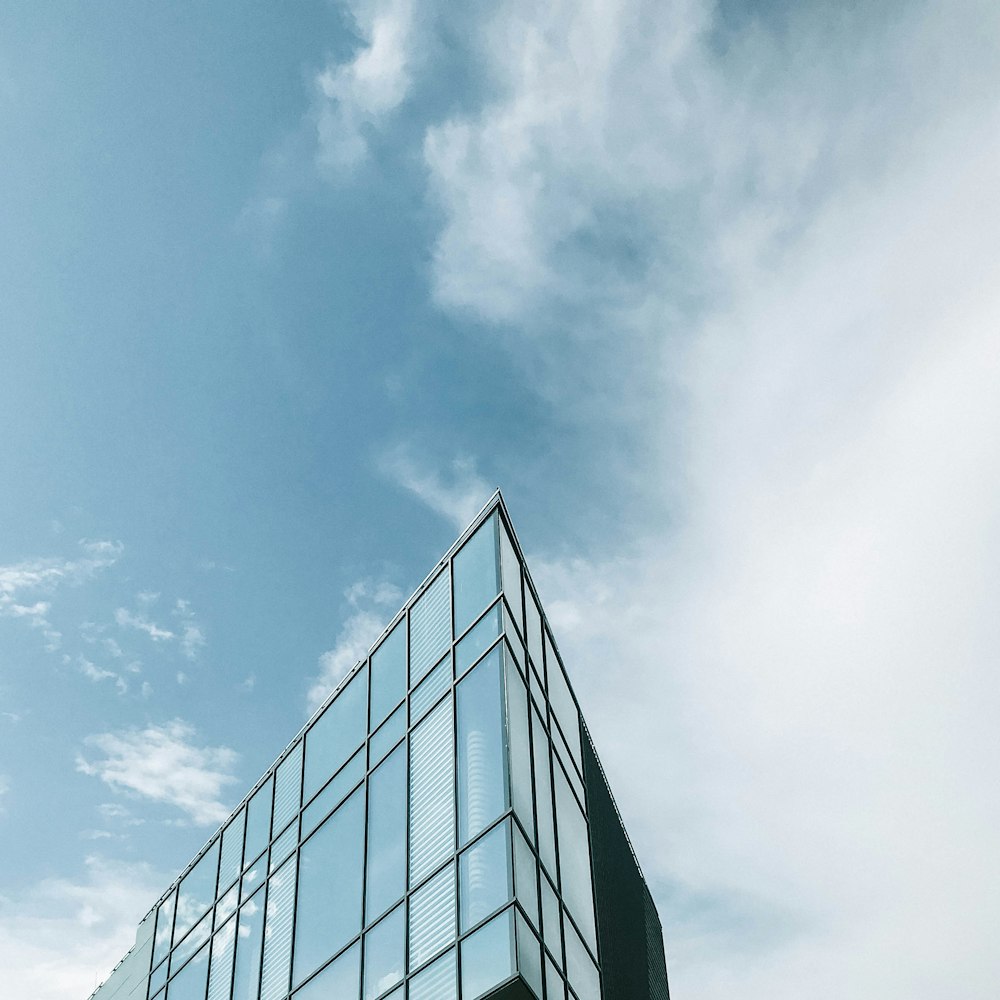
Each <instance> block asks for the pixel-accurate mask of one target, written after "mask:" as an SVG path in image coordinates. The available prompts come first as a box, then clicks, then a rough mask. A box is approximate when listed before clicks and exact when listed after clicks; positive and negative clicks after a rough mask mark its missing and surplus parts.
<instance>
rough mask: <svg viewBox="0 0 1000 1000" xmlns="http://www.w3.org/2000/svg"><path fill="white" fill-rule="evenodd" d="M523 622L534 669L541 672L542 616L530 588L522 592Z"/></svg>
mask: <svg viewBox="0 0 1000 1000" xmlns="http://www.w3.org/2000/svg"><path fill="white" fill-rule="evenodd" d="M524 610H525V622H526V625H527V634H526V635H525V637H524V638H525V639H526V640H527V643H528V652H529V653H530V654H531V659H532V660H533V661H534V663H535V669H536V670H538V671H539V672H541V670H542V669H543V668H542V616H541V614H540V612H539V610H538V605H537V604H536V603H535V597H534V595H533V594H532V593H531V591H530V590H525V592H524Z"/></svg>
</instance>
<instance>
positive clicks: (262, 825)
mask: <svg viewBox="0 0 1000 1000" xmlns="http://www.w3.org/2000/svg"><path fill="white" fill-rule="evenodd" d="M273 794H274V779H273V778H268V779H267V781H265V782H264V784H263V785H261V786H260V788H258V789H257V791H256V792H254V794H253V798H252V799H251V800H250V803H249V804H248V806H247V839H246V850H245V852H244V855H243V863H244V864H246V865H248V864H250V863H251V862H253V861H255V860H256V859H257V858H258V857H259V856H260V853H261V851H263V850H264V848H265V847H267V842H268V840H270V833H271V799H272V796H273Z"/></svg>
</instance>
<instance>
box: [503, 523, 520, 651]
mask: <svg viewBox="0 0 1000 1000" xmlns="http://www.w3.org/2000/svg"><path fill="white" fill-rule="evenodd" d="M500 565H501V570H502V573H501V575H502V577H503V592H504V594H505V596H506V597H507V603H508V604H509V605H510V607H511V610H512V611H513V612H514V621H515V622H516V623H517V627H518V630H519V631H520V632H521V634H522V635H523V634H524V625H523V623H522V621H521V563H520V562H519V561H518V558H517V555H516V554H515V553H514V544H513V542H511V540H510V537H509V536H508V534H507V529H506V527H504V525H503V522H501V524H500Z"/></svg>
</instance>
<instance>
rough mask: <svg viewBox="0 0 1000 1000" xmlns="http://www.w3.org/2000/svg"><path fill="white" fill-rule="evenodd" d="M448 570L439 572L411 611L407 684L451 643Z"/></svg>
mask: <svg viewBox="0 0 1000 1000" xmlns="http://www.w3.org/2000/svg"><path fill="white" fill-rule="evenodd" d="M450 590H451V588H450V586H449V584H448V572H447V570H445V571H444V572H443V573H440V574H439V575H438V577H437V579H436V580H435V581H434V582H433V583H432V584H431V585H430V586H429V587H428V588H427V590H425V591H424V593H423V595H422V596H421V598H420V600H418V601H417V603H416V604H415V605H414V606H413V608H412V609H411V611H410V686H411V687H412V686H413V685H415V684H416V683H417V682H418V681H419V680H420V679H421V678H422V677H423V676H424V674H426V673H427V671H428V670H430V668H431V667H433V666H434V664H435V663H437V661H438V660H440V659H441V656H442V654H443V653H444V652H445V650H446V649H447V648H448V646H449V645H450V643H451V603H450V600H449V598H450Z"/></svg>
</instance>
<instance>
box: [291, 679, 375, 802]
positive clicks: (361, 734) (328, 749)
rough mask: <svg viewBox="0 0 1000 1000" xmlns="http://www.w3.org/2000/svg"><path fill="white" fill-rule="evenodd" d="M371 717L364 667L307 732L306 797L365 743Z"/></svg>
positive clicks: (317, 788) (318, 787)
mask: <svg viewBox="0 0 1000 1000" xmlns="http://www.w3.org/2000/svg"><path fill="white" fill-rule="evenodd" d="M367 717H368V670H367V668H362V669H361V670H359V671H358V673H357V674H356V675H355V676H354V677H353V678H352V680H351V681H350V683H348V685H347V687H345V688H344V690H343V691H341V692H340V694H338V695H337V697H336V698H335V699H334V700H333V702H331V704H330V706H329V707H328V708H327V710H326V711H325V712H324V713H323V714H322V715H321V716H320V717H319V718H318V719H317V720H316V721H315V723H313V725H312V728H311V729H310V730H309V732H308V733H306V767H305V797H306V799H308V798H309V797H310V796H312V795H313V794H314V793H315V792H317V791H318V790H319V789H320V788H322V787H323V785H324V784H325V782H326V781H327V779H328V778H329V777H330V775H332V774H333V773H334V772H335V771H336V770H337V769H338V768H339V767H340V766H341V764H343V763H344V762H345V761H346V760H347V758H348V757H350V755H351V754H352V753H354V751H355V750H356V749H357V748H358V747H359V746H361V743H362V741H363V740H364V738H365V736H367V735H368V726H367V724H366V720H367Z"/></svg>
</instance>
